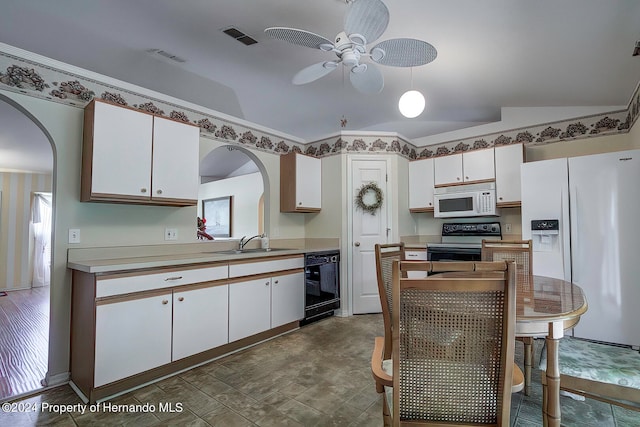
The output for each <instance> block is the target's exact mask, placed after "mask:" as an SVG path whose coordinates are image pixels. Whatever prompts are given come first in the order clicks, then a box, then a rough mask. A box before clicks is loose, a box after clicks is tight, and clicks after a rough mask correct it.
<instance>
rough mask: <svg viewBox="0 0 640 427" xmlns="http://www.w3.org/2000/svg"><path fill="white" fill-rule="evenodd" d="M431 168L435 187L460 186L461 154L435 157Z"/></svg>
mask: <svg viewBox="0 0 640 427" xmlns="http://www.w3.org/2000/svg"><path fill="white" fill-rule="evenodd" d="M433 168H434V177H435V185H443V184H462V154H452V155H450V156H442V157H436V158H435V159H434V163H433Z"/></svg>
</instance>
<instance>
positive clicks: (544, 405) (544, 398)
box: [540, 371, 548, 427]
mask: <svg viewBox="0 0 640 427" xmlns="http://www.w3.org/2000/svg"><path fill="white" fill-rule="evenodd" d="M540 381H541V382H542V426H543V427H547V402H548V395H547V393H548V391H547V373H546V372H545V371H542V378H541V379H540Z"/></svg>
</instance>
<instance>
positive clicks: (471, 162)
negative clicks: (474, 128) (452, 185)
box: [462, 148, 496, 182]
mask: <svg viewBox="0 0 640 427" xmlns="http://www.w3.org/2000/svg"><path fill="white" fill-rule="evenodd" d="M462 169H463V171H464V177H463V180H464V181H465V182H467V181H483V180H488V179H495V178H496V174H495V166H494V159H493V148H488V149H486V150H475V151H469V152H467V153H464V154H463V155H462Z"/></svg>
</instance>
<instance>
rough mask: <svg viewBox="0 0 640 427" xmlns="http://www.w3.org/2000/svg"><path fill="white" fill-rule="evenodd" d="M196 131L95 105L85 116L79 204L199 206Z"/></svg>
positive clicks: (146, 115)
mask: <svg viewBox="0 0 640 427" xmlns="http://www.w3.org/2000/svg"><path fill="white" fill-rule="evenodd" d="M199 145H200V130H199V128H198V127H197V126H193V125H190V124H186V123H182V122H177V121H173V120H169V119H164V118H161V117H154V116H153V115H152V114H149V113H145V112H142V111H137V110H134V109H132V108H126V107H121V106H118V105H113V104H109V103H106V102H103V101H99V100H94V101H92V102H91V103H90V104H89V105H88V106H87V107H86V108H85V114H84V143H83V151H82V181H81V195H80V200H81V201H83V202H87V201H99V202H124V203H142V204H158V205H173V206H194V205H196V204H197V202H198V176H199V168H198V164H199Z"/></svg>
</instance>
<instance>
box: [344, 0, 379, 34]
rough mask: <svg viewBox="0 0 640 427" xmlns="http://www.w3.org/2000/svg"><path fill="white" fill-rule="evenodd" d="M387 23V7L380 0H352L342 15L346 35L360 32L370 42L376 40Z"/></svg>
mask: <svg viewBox="0 0 640 427" xmlns="http://www.w3.org/2000/svg"><path fill="white" fill-rule="evenodd" d="M388 24H389V9H387V6H386V5H385V4H384V3H383V2H382V1H381V0H354V1H353V2H352V3H351V4H350V5H349V10H348V11H347V14H346V15H345V17H344V30H345V32H346V33H347V34H348V35H351V34H361V35H362V36H364V38H365V39H366V40H367V43H371V42H373V41H374V40H377V39H378V38H379V37H380V36H381V35H382V33H384V31H385V30H386V29H387V25H388Z"/></svg>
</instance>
